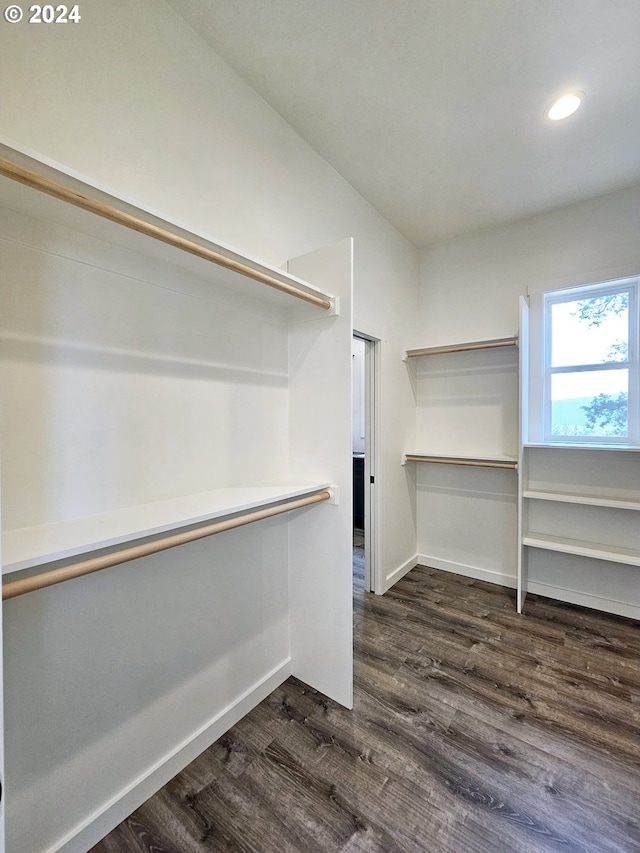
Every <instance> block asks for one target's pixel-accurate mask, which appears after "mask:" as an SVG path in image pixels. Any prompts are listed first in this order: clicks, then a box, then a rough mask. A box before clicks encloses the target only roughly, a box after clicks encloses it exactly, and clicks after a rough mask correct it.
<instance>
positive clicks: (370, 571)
mask: <svg viewBox="0 0 640 853" xmlns="http://www.w3.org/2000/svg"><path fill="white" fill-rule="evenodd" d="M378 347H379V341H378V340H376V339H374V338H371V337H369V336H367V335H364V334H361V333H359V332H355V331H354V334H353V340H352V350H351V353H352V357H351V362H352V371H353V373H352V380H353V381H352V389H353V390H352V396H353V417H352V433H353V434H352V443H353V448H352V454H353V583H354V593H357V592H359V591H362V592H375V591H376V588H379V586H380V584H379V582H378V577H377V574H378V572H377V564H378V553H379V550H378V524H377V519H378V512H377V509H378V507H377V492H376V489H377V482H376V481H377V479H378V478H377V455H378V454H377V436H378V429H377V427H378V409H377V400H378V399H379V394H378V392H377V387H378V375H379V369H378V359H379V351H378Z"/></svg>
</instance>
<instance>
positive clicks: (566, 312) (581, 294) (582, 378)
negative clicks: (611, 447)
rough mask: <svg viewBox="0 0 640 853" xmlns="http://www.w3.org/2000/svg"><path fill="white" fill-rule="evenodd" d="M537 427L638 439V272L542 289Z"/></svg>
mask: <svg viewBox="0 0 640 853" xmlns="http://www.w3.org/2000/svg"><path fill="white" fill-rule="evenodd" d="M543 352H544V355H543V359H544V380H543V388H542V392H543V406H542V409H543V421H544V428H543V435H544V440H545V441H552V442H563V443H573V442H579V443H594V444H600V445H602V444H637V443H638V278H627V279H621V280H619V281H611V282H606V283H603V284H595V285H587V286H585V287H575V288H571V289H569V290H556V291H552V292H550V293H546V294H545V295H544V347H543Z"/></svg>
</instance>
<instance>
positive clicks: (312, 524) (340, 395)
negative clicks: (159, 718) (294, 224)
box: [289, 239, 353, 707]
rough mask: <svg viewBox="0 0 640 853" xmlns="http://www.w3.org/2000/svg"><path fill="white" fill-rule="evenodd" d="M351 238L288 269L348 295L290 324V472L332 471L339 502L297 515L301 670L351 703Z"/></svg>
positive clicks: (293, 539)
mask: <svg viewBox="0 0 640 853" xmlns="http://www.w3.org/2000/svg"><path fill="white" fill-rule="evenodd" d="M352 258H353V255H352V240H351V239H346V240H342V241H340V242H338V243H335V244H332V245H330V246H327V247H326V248H323V249H319V250H317V251H315V252H311V253H310V254H308V255H304V256H302V257H299V258H296V259H295V260H293V261H290V262H289V272H291V273H293V274H294V275H297V276H300V277H301V278H304V279H305V280H307V281H309V282H310V283H311V284H314V285H316V286H317V287H321V288H323V289H325V290H327V291H329V292H330V293H334V294H336V295H337V296H339V298H340V314H339V316H334V317H327V316H321V317H318V318H317V319H314V320H307V321H304V322H300V323H297V324H294V325H292V326H290V330H289V406H290V417H289V429H290V434H289V446H290V475H291V477H292V478H293V477H298V476H299V477H302V478H305V479H306V478H311V479H315V480H318V481H323V480H324V481H330V482H331V483H333V484H335V485H337V487H338V489H339V500H340V503H339V505H338V506H331V505H327V504H322V505H321V506H318V507H314V508H313V510H312V511H311V512H301V513H297V514H296V517H293V518H291V519H290V522H289V577H290V584H289V589H290V612H291V619H290V624H291V658H292V671H293V674H294V675H296V676H297V677H298V678H300V679H301V680H302V681H305V682H306V683H308V684H310V685H311V686H313V687H315V688H317V689H318V690H321V691H322V692H323V693H326V694H327V695H328V696H330V697H331V698H333V699H335V700H337V701H338V702H341V703H342V704H343V705H346V706H348V707H351V705H352V703H353V636H352V569H351V553H352V541H351V540H352V526H351V525H352V521H351V516H352V483H351V469H352V465H351V340H352V319H351V288H352V265H353V260H352Z"/></svg>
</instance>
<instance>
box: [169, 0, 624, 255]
mask: <svg viewBox="0 0 640 853" xmlns="http://www.w3.org/2000/svg"><path fill="white" fill-rule="evenodd" d="M169 2H170V4H171V5H172V6H173V8H174V9H175V10H176V11H177V12H179V13H180V14H181V15H182V16H183V17H184V18H185V19H186V20H187V21H188V22H189V23H190V25H191V26H192V27H193V29H194V30H196V32H198V33H199V34H200V35H201V36H202V38H204V39H205V40H206V41H208V42H209V43H210V44H211V45H212V46H213V47H214V48H215V50H216V51H218V53H219V54H220V55H221V56H222V57H223V58H224V59H225V60H226V62H227V63H228V64H229V65H230V66H231V67H232V68H233V69H234V70H235V71H236V72H237V73H238V74H239V75H240V76H241V77H242V78H243V79H244V80H245V81H246V82H247V83H249V84H250V85H251V86H252V87H253V88H254V89H255V90H256V91H257V92H258V93H259V94H260V95H261V96H262V97H263V98H264V99H265V100H266V101H267V102H268V103H269V104H270V105H271V106H272V107H273V108H274V109H275V110H276V111H277V112H278V113H280V115H281V116H283V118H284V119H285V120H286V121H287V122H288V123H289V124H290V125H291V126H292V127H293V128H295V130H296V131H297V132H298V133H299V134H300V136H302V137H303V138H304V139H305V140H306V141H307V142H308V143H309V144H310V145H311V146H312V147H313V148H314V149H315V150H316V151H317V152H318V153H319V154H320V155H321V156H322V157H323V158H324V159H325V160H327V161H328V162H329V163H330V164H331V165H332V166H333V167H334V168H335V169H337V171H338V172H340V173H341V174H342V175H343V176H344V177H345V178H346V179H347V180H348V181H349V182H350V183H351V184H352V185H353V186H354V187H356V188H357V189H358V190H359V191H360V193H361V194H362V195H363V196H364V197H365V198H367V199H368V200H369V201H370V202H371V204H373V205H374V206H375V207H376V208H377V209H378V210H379V211H380V212H381V213H382V214H383V216H385V217H386V218H387V219H388V220H389V221H390V222H391V223H393V225H395V226H396V227H397V228H398V229H399V230H400V231H401V232H402V233H403V234H405V235H406V236H407V237H408V238H409V239H410V240H411V241H413V242H414V243H415V244H416V245H418V246H424V245H428V244H431V243H435V242H438V241H441V240H445V239H449V238H451V237H454V236H457V235H460V234H464V233H468V232H471V231H474V230H476V229H479V228H484V227H487V226H491V225H495V224H498V223H502V222H506V221H509V220H513V219H519V218H521V217H524V216H528V215H531V214H534V213H539V212H542V211H545V210H550V209H553V208H555V207H560V206H562V205H565V204H568V203H571V202H573V201H578V200H581V199H585V198H590V197H592V196H596V195H601V194H603V193H606V192H609V191H611V190H615V189H618V188H620V187H623V186H628V185H629V184H631V183H635V182H636V181H640V0H169ZM567 89H579V90H582V91H584V92H586V93H587V99H586V102H585V104H584V106H583V108H582V109H581V110H580V111H579V112H578V113H577V114H576V115H575V116H573V117H571V118H569V119H566V120H565V121H564V122H556V123H553V122H550V121H549V120H547V119H546V118H545V117H544V116H543V111H544V108H545V107H546V106H547V104H548V103H549V101H550V100H551V99H552V98H553V97H554V96H555V95H556V94H559V93H561V92H563V91H565V90H567Z"/></svg>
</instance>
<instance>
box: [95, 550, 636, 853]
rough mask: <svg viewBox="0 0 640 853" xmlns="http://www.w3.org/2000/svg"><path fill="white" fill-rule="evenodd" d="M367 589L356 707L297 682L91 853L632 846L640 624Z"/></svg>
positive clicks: (413, 586)
mask: <svg viewBox="0 0 640 853" xmlns="http://www.w3.org/2000/svg"><path fill="white" fill-rule="evenodd" d="M357 556H358V555H357V554H356V557H357ZM359 574H361V573H360V572H359V571H356V580H355V582H354V605H355V619H354V624H355V653H356V659H355V684H356V690H355V707H354V710H353V711H346V710H345V709H343V708H341V707H340V706H338V705H336V704H335V703H334V702H332V701H331V700H329V699H327V698H326V697H324V696H322V695H321V694H319V693H317V692H316V691H314V690H311V689H310V688H308V687H306V686H305V685H304V684H302V683H300V682H299V681H297V680H295V679H289V680H288V681H287V682H286V683H285V684H283V685H282V686H281V687H280V688H279V689H277V690H276V691H274V693H272V694H271V695H270V696H269V697H268V698H267V699H266V700H265V701H264V702H263V703H262V704H261V705H260V706H259V707H257V708H256V709H255V710H254V711H252V712H251V713H250V714H249V715H248V716H247V717H245V718H244V719H243V720H242V721H241V722H240V723H239V724H238V725H237V726H235V727H234V728H233V729H232V730H231V731H229V732H228V733H227V734H226V735H225V736H224V737H223V738H221V739H220V740H219V741H218V742H217V743H215V744H214V745H213V746H212V747H211V748H210V749H208V750H207V751H206V752H204V753H203V754H202V755H201V756H200V757H199V758H198V759H196V761H194V762H193V763H192V764H191V765H190V766H189V767H187V768H186V769H185V770H184V771H183V772H182V773H179V774H178V775H177V776H176V777H175V778H174V779H173V780H172V781H171V782H170V783H169V784H168V785H166V786H165V787H164V788H163V789H162V790H161V791H159V792H158V794H156V795H155V796H154V797H152V798H151V799H150V800H149V801H148V802H147V803H145V804H144V805H143V806H142V807H141V808H140V809H138V810H137V811H136V812H135V813H134V814H133V815H131V816H130V817H129V818H128V819H127V820H126V821H124V823H122V824H121V825H120V826H118V827H117V828H116V829H115V830H114V831H113V832H112V833H111V834H110V835H108V836H107V837H106V838H105V839H104V840H103V841H102V842H101V843H100V844H98V845H97V846H96V847H94V848H93V853H124V851H126V853H142V851H146V853H151V851H153V853H203V851H233V853H236V851H238V853H240V851H242V853H245V852H246V853H248V851H257V853H272V852H273V853H297V851H304V852H305V853H331V851H341V853H364V851H367V853H395V851H397V852H398V853H424V852H425V851H427V853H547V851H567V853H633V852H634V851H640V624H639V623H636V622H632V621H630V620H625V619H622V618H617V617H614V616H609V615H606V614H602V613H597V612H594V611H589V610H585V609H582V608H578V607H572V606H569V605H562V604H560V603H557V602H552V601H550V600H548V599H542V598H537V599H536V598H535V597H534V596H531V597H530V598H529V599H528V600H527V605H526V608H525V609H526V613H525V615H523V616H518V615H517V614H516V612H515V597H514V594H513V592H512V591H510V590H506V589H504V588H501V587H497V586H493V585H489V584H484V583H480V582H478V581H473V580H471V579H468V578H463V577H459V576H456V575H452V574H447V573H444V572H440V571H437V570H435V569H429V568H423V567H417V568H416V569H414V570H413V571H412V572H410V573H409V574H408V575H407V576H406V577H405V578H404V579H403V580H401V581H400V582H399V583H398V584H397V585H396V586H395V587H394V588H393V589H391V590H390V591H389V592H388V593H387V594H386V595H385V596H382V597H376V596H373V595H370V594H364V593H363V592H362V582H361V581H360V580H359V579H358V575H359Z"/></svg>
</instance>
